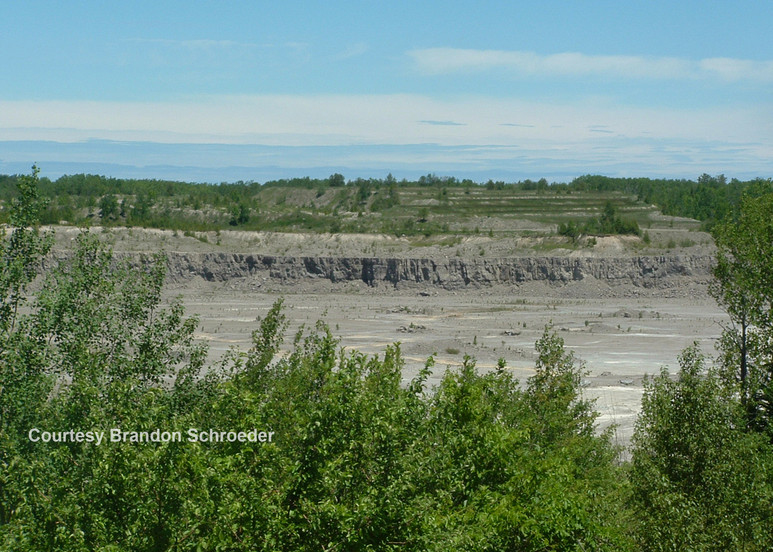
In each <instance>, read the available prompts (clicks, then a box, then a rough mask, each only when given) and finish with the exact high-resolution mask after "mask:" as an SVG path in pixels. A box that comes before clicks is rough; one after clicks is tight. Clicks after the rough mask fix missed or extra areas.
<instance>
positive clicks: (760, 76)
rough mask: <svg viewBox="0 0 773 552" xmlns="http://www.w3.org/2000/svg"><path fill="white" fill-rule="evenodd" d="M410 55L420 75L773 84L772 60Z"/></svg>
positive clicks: (446, 51) (449, 52)
mask: <svg viewBox="0 0 773 552" xmlns="http://www.w3.org/2000/svg"><path fill="white" fill-rule="evenodd" d="M408 55H409V56H410V57H411V59H412V60H413V62H414V65H415V67H416V68H417V69H418V70H419V71H421V72H424V73H428V74H435V75H440V74H452V73H463V72H480V71H490V70H501V71H509V72H511V73H515V74H523V75H544V76H562V77H571V76H608V77H618V78H628V79H701V78H711V79H717V78H718V79H721V80H724V81H762V82H770V81H773V61H770V60H767V61H756V60H748V59H735V58H705V59H701V60H691V59H687V58H680V57H654V56H606V55H588V54H583V53H579V52H564V53H558V54H548V55H544V54H537V53H535V52H528V51H517V50H472V49H461V48H427V49H421V50H412V51H410V52H408Z"/></svg>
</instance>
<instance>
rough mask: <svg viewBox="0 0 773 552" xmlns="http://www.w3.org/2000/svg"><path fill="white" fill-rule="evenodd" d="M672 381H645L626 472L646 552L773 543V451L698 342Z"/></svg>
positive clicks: (760, 548)
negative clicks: (747, 422) (750, 427)
mask: <svg viewBox="0 0 773 552" xmlns="http://www.w3.org/2000/svg"><path fill="white" fill-rule="evenodd" d="M679 363H680V370H679V373H678V374H677V377H676V379H673V378H672V377H671V375H669V374H668V371H667V370H666V369H664V370H663V371H662V372H661V374H660V375H659V376H657V377H655V378H652V379H646V380H645V383H644V396H643V398H642V411H641V414H640V415H639V418H638V420H637V422H636V429H635V433H634V437H633V451H632V464H631V471H630V479H631V487H632V500H633V507H634V510H635V513H636V519H637V520H638V528H637V535H638V540H639V544H640V545H641V547H642V549H643V550H645V551H650V550H653V551H654V550H657V551H661V550H662V551H666V550H701V551H704V550H705V551H710V550H713V551H717V552H724V551H726V550H746V551H755V550H758V551H760V552H761V551H763V550H770V549H771V546H773V534H771V533H770V527H771V523H773V507H771V499H773V472H771V468H773V454H772V453H773V450H771V446H770V444H769V443H768V442H767V440H766V439H765V438H764V437H762V436H761V435H759V434H756V433H748V432H746V431H745V428H744V423H743V411H742V409H741V408H740V405H739V402H738V401H737V400H736V399H735V398H734V396H733V393H732V390H729V389H728V388H727V387H726V386H725V385H724V384H723V381H722V378H721V377H720V375H719V374H718V372H717V371H716V370H709V371H708V373H705V372H706V365H705V358H704V356H703V355H702V354H701V353H700V351H699V350H698V347H697V345H693V346H692V347H689V348H688V349H686V350H685V351H684V352H683V353H682V355H681V357H680V359H679Z"/></svg>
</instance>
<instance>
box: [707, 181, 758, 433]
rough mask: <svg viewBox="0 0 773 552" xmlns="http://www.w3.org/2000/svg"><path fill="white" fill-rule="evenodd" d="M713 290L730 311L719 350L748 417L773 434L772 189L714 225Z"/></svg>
mask: <svg viewBox="0 0 773 552" xmlns="http://www.w3.org/2000/svg"><path fill="white" fill-rule="evenodd" d="M714 235H715V239H716V243H717V246H718V252H717V264H716V267H715V268H714V278H715V279H714V282H713V284H712V285H711V287H710V291H711V293H712V295H713V296H714V298H715V299H716V300H717V302H718V303H719V304H720V305H721V306H722V307H724V308H725V310H726V311H727V313H728V314H729V315H730V319H731V324H732V325H731V326H730V327H728V328H726V329H725V331H724V333H723V336H722V340H721V351H722V354H723V359H724V360H723V364H724V367H725V369H726V375H727V376H728V377H727V379H728V380H730V381H733V382H734V383H735V384H736V385H738V387H739V393H740V395H741V400H742V402H743V405H744V408H745V410H746V412H747V423H748V424H749V426H750V427H754V428H756V429H757V430H760V431H768V432H769V433H770V437H771V439H773V310H771V309H772V308H773V194H767V195H764V196H761V197H752V196H746V197H744V199H743V200H742V202H741V213H740V216H739V218H738V219H737V220H732V221H727V222H725V223H723V224H720V225H718V226H717V227H716V228H715V233H714Z"/></svg>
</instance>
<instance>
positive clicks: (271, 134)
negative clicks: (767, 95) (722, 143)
mask: <svg viewBox="0 0 773 552" xmlns="http://www.w3.org/2000/svg"><path fill="white" fill-rule="evenodd" d="M503 121H504V122H503ZM513 121H517V122H513ZM719 129H721V131H722V132H721V134H722V137H723V139H725V140H727V141H729V142H732V141H737V140H740V141H744V142H746V141H750V140H757V141H761V142H763V143H766V144H769V143H771V142H772V141H773V107H771V105H767V106H765V105H755V106H748V107H745V108H741V107H737V106H712V107H706V108H700V109H699V108H691V109H680V108H655V107H642V106H638V107H637V106H620V105H610V104H609V103H608V102H604V101H598V102H593V101H588V100H584V101H582V102H577V103H570V102H539V101H526V100H520V99H517V98H492V97H488V96H477V97H468V96H465V97H460V98H452V99H438V98H432V97H429V96H422V95H415V94H383V95H376V94H374V95H366V94H364V95H316V96H304V95H255V96H203V97H199V98H196V99H191V100H187V101H177V102H175V101H166V102H107V101H103V102H97V101H31V100H17V101H10V100H9V101H3V100H0V140H4V139H41V138H42V136H43V135H45V136H46V139H51V138H52V137H54V136H56V138H54V139H57V140H59V141H77V140H82V139H84V138H103V139H133V140H134V139H141V140H153V141H160V142H188V143H197V142H198V143H208V142H217V143H232V144H239V143H242V144H243V143H266V144H276V145H346V144H363V143H370V144H376V143H377V144H411V143H412V144H415V143H437V144H443V145H475V144H478V145H481V144H485V145H490V144H500V145H522V144H523V142H524V140H534V141H543V142H545V143H565V142H573V141H578V140H587V139H590V138H591V137H593V136H594V135H595V136H596V137H598V134H599V131H602V133H604V134H612V133H614V135H616V136H621V137H622V136H625V137H638V136H655V137H662V138H678V139H705V137H707V136H716V135H717V133H718V131H719ZM22 137H23V138H22Z"/></svg>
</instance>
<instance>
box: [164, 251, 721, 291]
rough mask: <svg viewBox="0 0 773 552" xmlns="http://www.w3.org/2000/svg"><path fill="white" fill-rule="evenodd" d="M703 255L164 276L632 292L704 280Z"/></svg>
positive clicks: (409, 262) (227, 260) (266, 259)
mask: <svg viewBox="0 0 773 552" xmlns="http://www.w3.org/2000/svg"><path fill="white" fill-rule="evenodd" d="M712 263H713V257H712V256H710V255H661V256H650V257H614V258H608V257H603V258H595V257H512V258H499V259H495V258H486V259H483V258H481V259H470V258H464V259H463V258H458V257H449V258H446V259H444V260H442V261H438V260H436V259H421V258H416V259H397V258H367V257H281V256H270V255H249V254H241V253H183V252H179V253H169V254H168V264H169V278H170V279H171V280H173V281H176V282H184V281H186V280H189V279H192V278H196V277H200V278H203V279H205V280H208V281H227V280H231V279H235V278H238V279H256V278H257V279H261V280H266V279H270V280H272V281H276V282H277V283H280V284H285V285H287V284H293V283H300V282H303V281H309V280H314V279H325V280H329V281H331V282H334V283H335V282H351V281H362V282H364V283H366V284H367V285H369V286H374V287H378V286H384V285H387V286H404V285H411V284H414V285H423V286H438V287H440V288H444V289H449V290H456V289H463V288H466V287H483V286H491V285H498V284H505V285H517V284H522V283H526V282H535V281H542V282H547V283H555V284H567V283H571V282H578V281H582V280H586V279H596V280H603V281H605V282H607V283H609V284H613V285H614V284H628V285H634V286H639V287H646V288H651V287H661V286H670V285H673V284H674V283H676V282H677V281H679V280H682V279H685V278H689V279H691V280H694V281H705V280H707V279H708V278H709V277H710V275H711V267H712Z"/></svg>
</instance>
